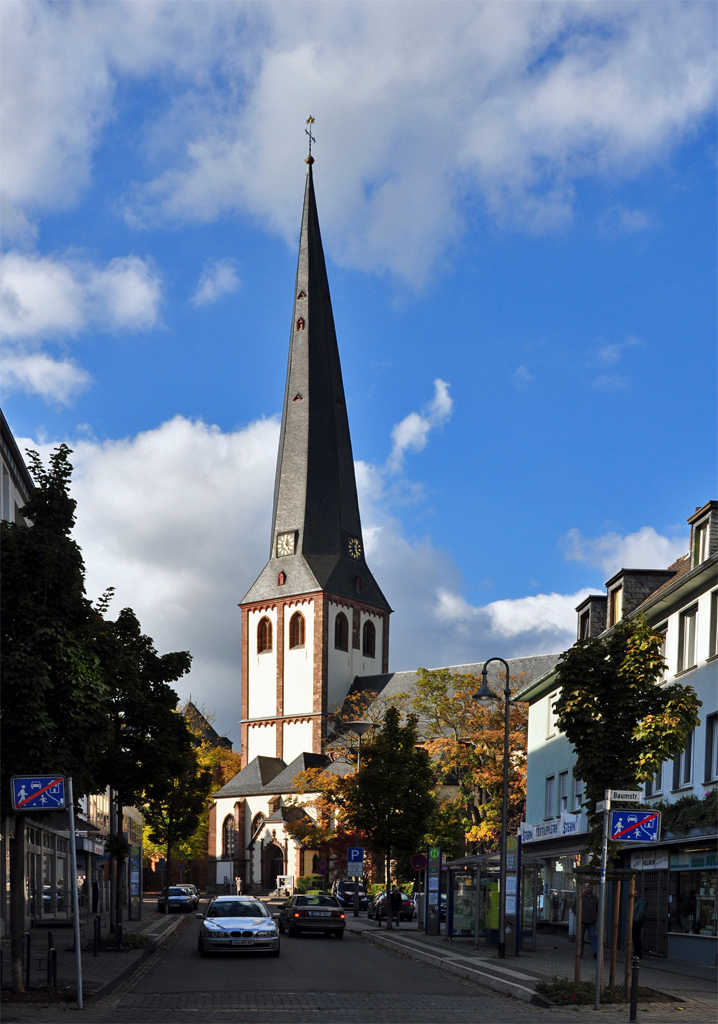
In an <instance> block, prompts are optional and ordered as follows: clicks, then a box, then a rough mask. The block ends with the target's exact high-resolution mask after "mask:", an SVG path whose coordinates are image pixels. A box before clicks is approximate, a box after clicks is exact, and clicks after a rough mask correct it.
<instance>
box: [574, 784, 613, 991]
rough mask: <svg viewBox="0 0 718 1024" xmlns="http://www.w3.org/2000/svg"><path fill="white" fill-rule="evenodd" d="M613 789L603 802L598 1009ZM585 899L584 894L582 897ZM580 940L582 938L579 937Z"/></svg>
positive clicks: (597, 974) (597, 966) (597, 984)
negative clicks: (609, 818) (609, 816)
mask: <svg viewBox="0 0 718 1024" xmlns="http://www.w3.org/2000/svg"><path fill="white" fill-rule="evenodd" d="M612 793H613V790H610V789H607V790H606V799H605V800H603V801H602V803H603V839H602V840H601V882H600V885H601V892H600V897H599V904H598V936H597V940H598V953H597V955H596V991H595V993H594V996H593V1008H594V1010H597V1009H598V1006H599V1003H600V1002H601V982H602V981H603V929H604V925H605V923H606V861H607V859H608V815H609V812H610V810H611V796H612ZM581 898H582V899H583V896H582V897H581ZM579 941H580V939H579Z"/></svg>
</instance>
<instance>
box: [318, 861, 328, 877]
mask: <svg viewBox="0 0 718 1024" xmlns="http://www.w3.org/2000/svg"><path fill="white" fill-rule="evenodd" d="M326 873H327V862H326V861H325V860H324V858H323V857H322V859H321V860H320V861H319V874H320V875H326Z"/></svg>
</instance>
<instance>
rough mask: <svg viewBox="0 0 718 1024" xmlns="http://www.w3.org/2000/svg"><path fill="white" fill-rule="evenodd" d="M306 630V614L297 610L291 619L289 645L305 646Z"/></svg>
mask: <svg viewBox="0 0 718 1024" xmlns="http://www.w3.org/2000/svg"><path fill="white" fill-rule="evenodd" d="M305 632H306V627H305V622H304V616H303V615H302V613H301V612H295V613H294V615H292V617H291V619H290V620H289V646H290V648H292V647H304V634H305Z"/></svg>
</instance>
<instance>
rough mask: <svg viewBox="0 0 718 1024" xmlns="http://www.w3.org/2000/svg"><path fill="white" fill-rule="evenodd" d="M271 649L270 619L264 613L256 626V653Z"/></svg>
mask: <svg viewBox="0 0 718 1024" xmlns="http://www.w3.org/2000/svg"><path fill="white" fill-rule="evenodd" d="M271 649H272V620H271V619H268V618H267V616H266V615H265V616H264V618H263V619H260V620H259V625H258V626H257V654H262V653H263V652H264V651H271Z"/></svg>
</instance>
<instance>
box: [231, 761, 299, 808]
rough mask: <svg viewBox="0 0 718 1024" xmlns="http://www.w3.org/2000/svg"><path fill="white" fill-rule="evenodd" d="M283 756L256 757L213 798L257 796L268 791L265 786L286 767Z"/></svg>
mask: <svg viewBox="0 0 718 1024" xmlns="http://www.w3.org/2000/svg"><path fill="white" fill-rule="evenodd" d="M286 767H287V766H286V764H285V762H284V761H283V760H282V759H281V757H262V756H261V755H260V756H259V757H255V758H254V760H253V761H250V762H249V764H248V765H247V767H246V768H243V769H242V771H241V772H238V773H237V774H236V775H235V776H234V778H233V779H230V781H229V782H228V783H227V784H226V785H224V786H222V788H221V789H220V790H219V791H218V792H217V793H215V794H214V795H213V799H214V800H217V799H218V798H219V797H226V796H257V795H258V794H259V793H264V792H266V790H265V787H266V786H267V785H268V784H269V783H270V782H271V781H272V779H274V778H276V777H277V775H279V774H281V772H283V771H284V769H285V768H286Z"/></svg>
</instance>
